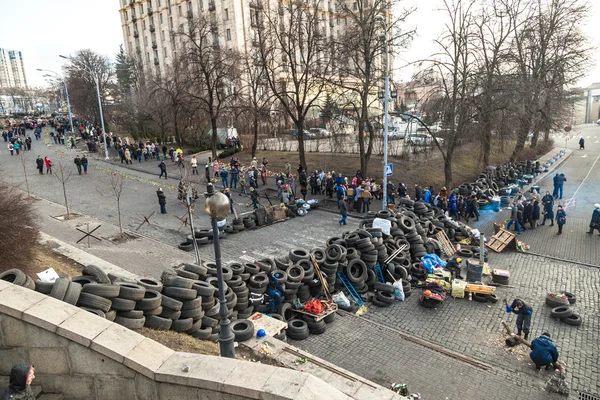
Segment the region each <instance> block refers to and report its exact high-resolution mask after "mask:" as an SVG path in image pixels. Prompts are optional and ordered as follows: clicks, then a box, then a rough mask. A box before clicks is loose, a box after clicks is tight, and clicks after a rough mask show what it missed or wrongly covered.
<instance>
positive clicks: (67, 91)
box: [37, 68, 73, 132]
mask: <svg viewBox="0 0 600 400" xmlns="http://www.w3.org/2000/svg"><path fill="white" fill-rule="evenodd" d="M37 70H38V71H41V72H50V73H51V74H54V76H56V77H57V78H58V79H59V80H60V81H61V82H62V83H63V85H65V95H66V96H67V111H68V112H69V124H71V132H72V131H73V117H72V116H71V101H70V100H69V88H68V87H67V82H66V81H65V80H64V78H63V77H62V76H61V75H60V74H59V73H57V72H54V71H51V70H49V69H41V68H37Z"/></svg>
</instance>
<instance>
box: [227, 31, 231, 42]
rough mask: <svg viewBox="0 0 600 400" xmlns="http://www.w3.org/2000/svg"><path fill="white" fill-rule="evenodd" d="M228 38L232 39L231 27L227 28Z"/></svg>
mask: <svg viewBox="0 0 600 400" xmlns="http://www.w3.org/2000/svg"><path fill="white" fill-rule="evenodd" d="M226 32H227V40H231V29H227V31H226Z"/></svg>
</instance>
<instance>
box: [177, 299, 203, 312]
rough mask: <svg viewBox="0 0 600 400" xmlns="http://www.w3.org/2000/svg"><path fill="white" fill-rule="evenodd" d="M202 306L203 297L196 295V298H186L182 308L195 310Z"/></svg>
mask: <svg viewBox="0 0 600 400" xmlns="http://www.w3.org/2000/svg"><path fill="white" fill-rule="evenodd" d="M194 308H202V297H196V298H195V299H194V300H185V301H183V302H182V303H181V310H182V311H183V310H193V309H194Z"/></svg>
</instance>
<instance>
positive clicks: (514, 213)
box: [506, 201, 521, 235]
mask: <svg viewBox="0 0 600 400" xmlns="http://www.w3.org/2000/svg"><path fill="white" fill-rule="evenodd" d="M510 206H511V210H510V221H508V224H507V225H506V230H508V231H510V227H511V226H512V224H513V222H514V223H515V229H516V230H517V235H520V234H521V226H520V225H519V218H518V215H519V208H518V207H517V204H516V203H515V202H514V201H513V202H512V203H511V204H510Z"/></svg>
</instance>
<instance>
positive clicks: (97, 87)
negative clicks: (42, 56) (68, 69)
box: [59, 55, 109, 160]
mask: <svg viewBox="0 0 600 400" xmlns="http://www.w3.org/2000/svg"><path fill="white" fill-rule="evenodd" d="M59 57H60V58H64V59H65V60H69V61H71V62H72V63H75V60H74V59H73V58H72V57H66V56H62V55H59ZM79 65H80V66H82V67H83V68H84V69H85V70H86V71H87V72H89V74H90V75H91V76H92V78H94V81H95V82H96V94H97V95H98V109H99V110H100V123H101V124H102V136H103V137H104V156H105V157H106V159H107V160H108V158H109V157H108V146H107V145H106V129H105V128H104V116H103V115H102V100H101V98H100V83H99V82H98V81H99V79H98V75H97V74H95V73H94V72H93V71H92V70H91V69H89V68H88V67H87V66H86V65H85V64H79Z"/></svg>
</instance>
